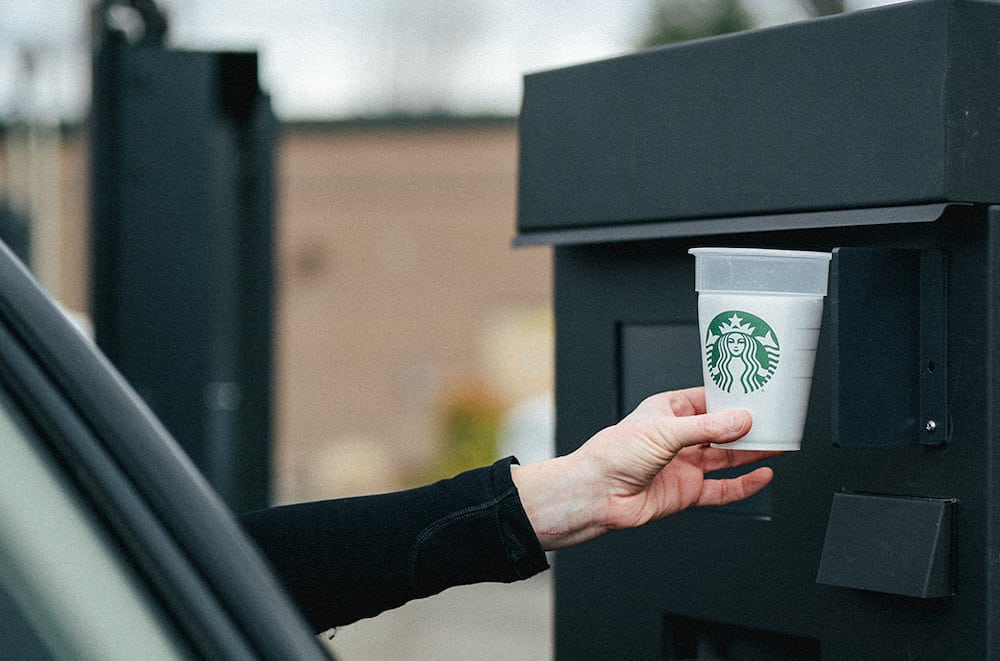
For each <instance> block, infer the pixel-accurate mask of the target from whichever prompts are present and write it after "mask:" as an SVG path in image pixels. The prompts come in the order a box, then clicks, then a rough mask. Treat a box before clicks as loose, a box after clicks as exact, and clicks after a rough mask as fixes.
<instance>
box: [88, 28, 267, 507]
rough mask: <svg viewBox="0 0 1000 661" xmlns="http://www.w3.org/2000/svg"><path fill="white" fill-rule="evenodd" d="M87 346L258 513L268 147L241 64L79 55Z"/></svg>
mask: <svg viewBox="0 0 1000 661" xmlns="http://www.w3.org/2000/svg"><path fill="white" fill-rule="evenodd" d="M94 77H95V90H94V105H95V109H96V112H95V115H94V127H93V129H94V130H93V140H92V143H93V145H94V159H93V173H94V176H93V178H92V186H93V193H92V200H93V202H92V204H93V207H92V212H93V213H92V220H93V222H92V233H91V243H92V267H93V268H92V274H93V279H92V295H91V302H92V309H93V315H94V325H95V331H96V337H97V342H98V344H99V345H100V346H101V348H102V349H103V350H104V351H105V352H106V353H107V355H108V356H109V357H110V358H111V360H112V361H113V362H114V364H115V365H116V366H117V367H118V369H119V370H120V371H121V372H122V373H123V374H124V375H125V377H126V378H127V379H128V380H129V381H130V383H131V384H132V385H133V387H135V388H136V390H137V391H138V392H139V393H140V394H141V395H142V396H143V398H144V399H145V400H146V401H147V402H148V403H149V405H150V406H151V408H152V409H153V410H154V411H155V412H156V414H157V415H158V417H160V419H161V420H162V421H163V422H164V424H165V425H166V426H167V428H168V429H170V431H171V432H172V433H173V434H174V436H175V437H176V438H177V439H178V440H179V441H180V443H181V444H182V446H183V447H184V449H185V450H186V451H187V452H188V453H189V454H190V455H191V457H192V459H193V460H194V461H195V463H196V464H197V465H198V467H199V468H200V469H201V470H202V471H203V472H204V473H205V474H206V476H207V477H208V479H209V481H210V482H212V484H213V486H215V488H216V489H217V490H218V491H219V492H220V493H221V494H222V495H223V497H224V498H225V499H226V501H227V502H228V503H229V504H230V505H231V506H232V507H234V508H235V509H237V510H246V509H252V508H255V507H261V506H265V505H266V504H267V503H268V502H269V484H270V443H271V433H272V420H271V418H272V413H271V412H272V401H271V400H272V395H271V388H272V373H271V370H272V368H271V361H272V353H273V352H272V321H271V319H272V315H273V310H272V288H273V273H274V266H273V245H272V243H273V239H272V236H273V209H272V206H273V200H272V190H271V189H272V187H273V173H272V161H273V156H274V155H273V153H272V152H273V143H274V139H275V135H274V134H275V127H276V122H275V120H274V118H273V115H272V114H271V111H270V105H269V102H268V99H267V97H266V96H265V95H264V94H263V93H262V92H261V90H260V89H259V88H258V86H257V59H256V55H255V54H253V53H210V52H209V53H205V52H187V51H173V50H169V49H166V48H162V47H160V46H155V45H154V46H144V45H132V44H126V43H122V42H120V41H116V39H115V38H114V36H113V35H112V36H111V37H109V39H108V40H107V41H106V43H105V44H104V45H103V48H102V50H101V52H99V53H98V55H97V57H96V58H95V74H94Z"/></svg>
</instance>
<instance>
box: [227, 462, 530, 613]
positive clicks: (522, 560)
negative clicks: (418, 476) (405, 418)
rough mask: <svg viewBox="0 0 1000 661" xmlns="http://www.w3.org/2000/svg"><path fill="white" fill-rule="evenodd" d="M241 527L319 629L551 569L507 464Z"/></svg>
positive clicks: (255, 516) (276, 514) (281, 511)
mask: <svg viewBox="0 0 1000 661" xmlns="http://www.w3.org/2000/svg"><path fill="white" fill-rule="evenodd" d="M241 520H242V522H243V524H244V527H245V528H246V530H247V532H248V533H249V534H250V536H251V537H252V538H253V539H254V540H255V541H256V542H257V544H258V546H259V547H260V548H261V550H262V551H263V552H264V554H265V555H266V556H267V557H268V559H269V560H270V561H271V564H272V566H273V567H274V569H275V572H276V573H277V574H278V576H279V578H280V579H281V580H282V582H283V583H284V585H285V587H286V589H287V590H288V592H289V593H290V595H291V596H292V597H293V599H294V600H295V601H296V603H297V604H298V605H299V607H300V608H301V609H302V611H303V613H304V614H305V615H306V617H307V619H308V620H309V622H310V623H311V624H312V625H313V627H314V628H315V629H316V630H317V631H321V630H324V629H327V628H329V627H331V626H337V625H342V624H347V623H349V622H352V621H354V620H357V619H360V618H364V617H370V616H373V615H376V614H378V613H380V612H382V611H384V610H387V609H390V608H394V607H396V606H399V605H401V604H403V603H405V602H406V601H409V600H411V599H415V598H419V597H426V596H429V595H431V594H435V593H437V592H440V591H441V590H444V589H446V588H448V587H451V586H454V585H463V584H469V583H476V582H483V581H499V582H510V581H515V580H519V579H523V578H527V577H529V576H531V575H533V574H535V573H537V572H539V571H541V570H543V569H545V568H547V567H548V565H547V563H546V560H545V554H544V553H543V552H542V549H541V547H540V546H539V545H538V540H537V539H536V538H535V536H534V533H533V532H532V528H531V524H530V523H529V522H528V520H527V519H526V518H525V516H524V511H523V509H522V508H521V505H520V503H519V501H518V493H517V490H516V488H515V487H514V484H513V482H512V481H511V477H510V472H509V469H508V467H507V464H506V462H497V464H494V465H493V466H491V467H486V468H482V469H478V470H475V471H469V472H467V473H463V474H461V475H458V476H456V477H455V478H453V479H451V480H442V481H441V482H438V483H435V484H432V485H429V486H426V487H421V488H419V489H413V490H410V491H404V492H398V493H391V494H383V495H378V496H366V497H361V498H348V499H341V500H331V501H321V502H316V503H303V504H299V505H290V506H286V507H278V508H271V509H268V510H262V511H260V512H255V513H251V514H247V515H244V516H242V517H241Z"/></svg>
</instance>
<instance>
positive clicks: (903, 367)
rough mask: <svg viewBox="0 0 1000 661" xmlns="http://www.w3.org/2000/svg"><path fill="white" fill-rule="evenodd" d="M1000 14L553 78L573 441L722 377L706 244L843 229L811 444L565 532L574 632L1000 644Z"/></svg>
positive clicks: (785, 647)
mask: <svg viewBox="0 0 1000 661" xmlns="http://www.w3.org/2000/svg"><path fill="white" fill-rule="evenodd" d="M998 28H1000V4H997V3H989V2H976V1H968V2H962V1H944V0H935V1H929V2H913V3H906V4H900V5H893V6H889V7H885V8H881V9H877V10H871V11H866V12H859V13H856V14H848V15H844V16H840V17H834V18H829V19H821V20H817V21H814V22H806V23H801V24H795V25H790V26H784V27H780V28H775V29H768V30H762V31H757V32H750V33H744V34H737V35H732V36H727V37H721V38H716V39H710V40H705V41H700V42H695V43H691V44H683V45H679V46H674V47H668V48H663V49H658V50H654V51H649V52H645V53H641V54H638V55H634V56H628V57H623V58H618V59H614V60H610V61H607V62H596V63H592V64H586V65H581V66H578V67H572V68H569V69H564V70H558V71H551V72H544V73H539V74H534V75H531V76H528V77H527V80H526V83H525V98H524V109H523V112H522V115H521V125H520V132H521V148H522V151H521V170H520V187H519V191H520V199H519V218H518V229H519V234H518V238H517V242H518V243H520V244H551V245H554V246H555V293H554V305H555V315H556V329H557V331H556V406H557V447H558V450H559V452H560V453H567V452H571V451H573V450H574V449H575V448H576V447H578V446H579V445H580V444H581V443H582V442H583V441H585V440H586V439H587V438H589V437H590V436H591V435H592V434H594V433H595V432H597V431H598V430H600V429H601V428H603V427H605V426H607V425H610V424H613V423H615V422H616V421H617V420H619V419H620V418H621V417H622V416H623V415H625V414H626V413H627V412H628V411H629V410H630V409H631V408H633V407H634V406H635V405H636V404H637V403H638V402H639V401H640V400H641V399H642V398H643V397H644V396H646V395H648V394H651V393H653V392H656V391H660V390H665V389H674V388H681V387H687V386H692V385H699V384H700V383H701V382H702V375H701V365H700V350H699V347H700V344H701V342H700V334H699V330H698V324H697V296H696V293H695V291H694V278H693V270H694V262H693V258H692V257H690V256H689V255H688V254H687V250H688V249H689V248H691V247H695V246H704V245H722V246H752V247H767V248H786V249H797V250H821V251H831V252H833V253H834V259H833V264H832V267H831V286H830V295H829V296H828V299H827V303H826V308H825V312H824V322H823V330H822V333H821V336H820V351H819V353H818V356H817V361H816V367H815V373H814V381H813V387H812V394H811V398H810V408H809V416H808V419H807V422H806V435H805V440H804V442H803V447H802V450H801V451H799V452H794V453H789V454H786V455H784V456H782V457H779V458H777V459H774V460H772V464H773V466H774V468H775V471H776V479H775V482H774V483H773V484H772V485H771V486H770V487H769V488H768V489H767V490H766V491H765V492H764V493H762V494H760V495H758V496H757V497H755V498H753V499H751V500H749V501H746V502H743V503H739V504H737V505H734V506H729V507H725V508H714V509H712V508H706V509H697V510H690V511H687V512H684V513H681V514H680V515H677V516H675V517H671V518H668V519H666V520H664V521H662V522H659V523H657V524H653V525H650V526H647V527H645V528H643V529H639V530H635V531H627V532H622V533H615V534H612V535H608V536H605V537H602V538H600V539H598V540H595V541H593V542H590V543H588V544H585V545H582V546H580V547H576V548H572V549H567V550H564V551H560V552H559V553H558V555H557V557H556V559H555V562H554V571H555V585H556V606H555V613H556V615H555V619H556V622H555V627H556V632H555V639H556V657H557V658H558V659H560V660H566V659H597V658H600V659H605V658H614V659H652V658H664V659H687V658H712V659H761V658H766V659H946V658H947V659H1000V609H998V606H997V604H998V603H1000V563H998V560H997V559H998V558H1000V526H998V525H997V521H998V520H1000V519H998V516H1000V495H998V494H1000V491H998V490H997V487H996V485H997V484H1000V438H998V434H1000V432H998V430H1000V416H998V411H1000V408H998V407H1000V360H998V359H997V352H996V350H995V347H996V346H997V345H998V344H1000V305H998V304H997V301H1000V272H998V269H997V265H998V264H1000V229H998V228H1000V207H995V206H992V204H993V203H1000V190H998V188H1000V153H998V152H997V150H996V148H995V147H996V145H998V144H1000V140H998V138H1000V98H998V95H1000V88H998V87H997V86H996V85H995V84H994V83H993V81H994V80H996V79H997V74H998V72H1000V39H998V37H997V35H998V34H1000V29H998ZM874 290H878V291H879V292H882V293H881V294H880V295H879V296H873V295H871V292H872V291H874Z"/></svg>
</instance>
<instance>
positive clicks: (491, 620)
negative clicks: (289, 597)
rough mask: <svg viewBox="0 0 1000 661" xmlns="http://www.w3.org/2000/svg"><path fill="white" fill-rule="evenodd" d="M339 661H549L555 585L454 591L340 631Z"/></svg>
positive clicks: (541, 580) (538, 581) (535, 582)
mask: <svg viewBox="0 0 1000 661" xmlns="http://www.w3.org/2000/svg"><path fill="white" fill-rule="evenodd" d="M325 644H326V645H327V647H328V649H330V650H331V651H332V652H333V654H334V655H335V657H336V659H337V661H398V660H399V659H407V660H408V661H431V660H433V661H494V660H495V661H549V660H551V659H552V580H551V572H542V573H541V574H539V575H537V576H534V577H532V578H531V579H529V580H527V581H521V582H519V583H511V584H509V585H507V584H492V583H490V584H482V585H474V586H463V587H458V588H451V589H450V590H446V591H444V592H442V593H441V594H439V595H435V596H433V597H429V598H427V599H420V600H417V601H414V602H411V603H409V604H406V605H404V606H401V607H400V608H397V609H395V610H392V611H388V612H386V613H383V614H381V615H379V616H378V617H375V618H372V619H369V620H362V621H360V622H356V623H354V624H351V625H349V626H346V627H341V628H339V629H338V630H337V633H336V635H335V637H334V638H333V640H331V641H328V642H325Z"/></svg>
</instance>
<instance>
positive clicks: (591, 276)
mask: <svg viewBox="0 0 1000 661" xmlns="http://www.w3.org/2000/svg"><path fill="white" fill-rule="evenodd" d="M995 217H996V212H994V211H993V210H987V209H984V208H981V207H955V208H951V209H949V210H947V211H946V212H945V214H944V215H943V216H942V217H941V218H939V219H938V220H937V221H935V222H931V223H924V222H919V223H913V224H909V225H887V226H858V227H843V228H827V229H820V230H808V231H803V230H794V229H790V230H787V231H776V232H762V233H756V234H734V235H729V236H724V237H714V238H713V239H712V240H711V243H712V244H713V245H744V246H758V247H769V248H789V249H792V248H796V249H805V250H823V251H831V250H833V249H834V248H836V247H838V246H847V247H866V246H879V247H881V248H884V249H901V250H906V251H914V253H915V254H922V253H925V252H932V251H934V250H939V251H941V254H942V255H943V256H945V257H946V258H947V259H946V260H942V262H941V266H942V268H943V269H944V271H945V273H944V276H945V277H944V278H943V282H944V283H946V294H947V296H946V301H947V315H946V320H947V338H948V346H947V354H948V355H947V362H948V366H949V368H948V369H947V386H948V396H949V400H948V409H949V412H950V415H951V419H952V426H951V442H950V443H948V444H947V445H944V446H927V445H922V444H909V445H900V446H895V447H835V446H834V445H833V443H832V439H833V429H832V425H831V416H830V414H829V405H830V402H831V399H832V383H833V372H834V367H833V363H832V353H831V351H830V348H831V345H832V337H831V332H830V331H831V329H832V325H831V323H830V317H829V312H830V310H829V306H828V309H827V315H826V317H825V319H824V326H823V332H822V334H821V337H820V352H819V353H818V355H817V362H816V368H815V375H814V382H813V389H812V393H811V396H810V409H809V416H808V419H807V422H806V430H805V438H804V441H803V449H802V450H801V451H800V452H794V453H788V454H786V455H784V456H782V457H780V458H778V459H776V460H774V462H773V466H774V469H775V472H776V475H777V476H776V479H775V482H774V484H773V485H772V486H771V487H770V488H769V492H770V494H769V504H768V512H767V515H766V516H761V515H760V514H759V513H755V512H752V511H751V512H738V511H737V512H732V511H720V510H717V509H711V508H709V509H698V510H692V511H688V512H685V513H682V514H681V515H678V516H675V517H671V518H668V519H666V520H664V521H662V522H660V523H657V524H654V525H651V526H647V527H646V528H643V529H640V530H636V531H628V532H624V533H616V534H614V535H608V536H605V537H603V538H600V539H598V540H595V541H594V542H591V543H588V544H586V545H583V546H580V547H576V548H572V549H567V550H564V551H559V552H558V553H557V557H556V559H555V562H554V564H553V567H554V572H555V586H556V597H555V618H556V620H555V621H556V628H555V632H556V633H555V636H556V657H557V658H558V659H560V660H565V659H591V658H673V657H671V656H670V655H669V654H666V652H665V650H664V644H665V643H664V641H667V640H670V641H673V642H670V643H669V644H668V645H667V646H668V647H669V648H670V649H681V650H684V649H689V648H688V647H685V645H687V643H684V642H683V641H682V642H680V643H677V641H676V639H675V638H671V637H672V636H678V635H679V636H682V637H683V636H687V635H688V634H690V633H691V632H694V633H696V634H697V635H698V636H701V637H703V638H704V639H706V640H709V639H710V640H712V641H714V642H719V643H720V644H721V643H725V642H726V640H727V636H728V637H729V638H728V640H729V641H730V642H732V643H733V644H732V645H730V646H729V647H728V648H727V649H729V650H731V653H730V656H729V657H722V658H734V659H740V658H743V659H747V658H760V657H759V651H760V650H761V649H764V650H769V651H774V650H779V651H781V650H785V651H784V652H782V653H786V656H787V658H815V656H816V654H817V651H816V650H817V647H818V650H819V651H818V654H819V656H820V658H833V659H840V658H879V659H904V658H914V659H939V658H976V659H990V658H993V659H1000V629H998V626H1000V625H998V622H1000V613H997V612H996V610H995V608H996V606H995V604H996V603H997V600H996V594H997V593H996V585H997V582H998V580H1000V579H998V576H997V573H998V572H996V571H995V570H994V569H993V568H992V567H993V564H992V563H991V562H990V561H989V560H988V559H989V558H990V557H995V556H994V554H995V553H996V549H995V546H994V545H995V543H996V541H995V539H994V538H995V537H996V534H997V533H996V531H995V528H996V526H995V525H994V524H993V523H992V521H995V517H996V512H997V511H998V509H997V508H998V503H997V495H996V493H995V489H994V488H993V486H992V485H993V484H995V483H996V481H997V480H998V479H1000V476H997V475H996V474H995V470H996V468H995V466H997V465H1000V463H998V462H997V461H996V457H995V456H994V455H996V453H997V452H998V451H1000V450H998V446H1000V443H997V442H996V425H995V424H994V422H993V419H994V417H995V415H996V414H995V413H994V410H993V406H994V405H995V400H996V399H997V396H996V393H995V389H996V386H995V384H996V383H1000V378H998V377H997V374H996V370H997V365H996V363H995V359H993V358H992V356H993V355H994V353H995V350H994V348H993V346H994V345H995V343H996V342H997V338H996V337H994V336H993V335H992V333H993V330H992V329H993V328H996V327H1000V325H995V324H996V322H995V320H994V322H992V323H991V322H990V321H989V320H990V319H993V318H994V317H996V316H997V314H998V312H997V309H998V308H997V306H996V304H995V301H996V300H1000V297H998V294H997V284H996V282H995V277H994V272H995V266H993V265H994V264H996V263H998V261H997V260H998V255H1000V234H998V232H997V229H996V228H997V227H1000V224H997V223H996V218H995ZM695 241H696V240H694V239H675V240H669V241H643V242H631V243H613V244H595V245H582V246H559V247H557V248H556V249H555V250H556V262H555V264H556V273H555V275H556V279H555V283H556V291H555V301H556V310H555V311H556V324H557V325H556V327H557V338H556V347H557V356H556V382H557V384H556V387H557V447H558V449H559V451H560V452H561V453H565V452H569V451H572V450H573V449H575V448H576V447H578V445H579V444H580V443H582V442H583V441H584V440H586V438H588V437H589V435H591V434H593V433H594V432H595V431H597V430H599V429H601V428H603V427H605V426H607V425H610V424H613V423H614V422H615V421H616V420H617V419H618V418H619V417H620V416H621V415H622V414H624V413H625V412H626V411H624V410H623V409H624V408H626V407H627V406H628V405H630V404H631V403H632V402H634V401H635V400H636V399H637V398H639V397H642V396H643V395H644V394H647V393H645V392H644V391H645V390H647V389H648V390H650V391H651V390H655V389H661V388H666V387H676V386H677V385H681V384H683V382H684V381H686V380H687V379H684V378H681V377H683V376H684V375H690V381H691V382H692V383H691V384H693V382H694V381H695V380H696V379H698V380H700V376H701V375H700V372H698V371H697V370H695V369H694V367H693V366H689V367H685V368H683V370H682V369H681V368H678V370H677V371H676V372H675V373H669V371H668V370H664V369H663V365H662V364H661V359H660V358H659V357H652V358H651V359H650V363H651V364H650V366H648V369H642V368H637V367H636V364H637V363H638V362H639V361H640V357H639V356H638V355H628V356H623V355H622V353H623V346H625V347H626V352H627V353H629V354H634V352H637V351H640V350H641V351H647V352H658V351H662V349H661V347H659V346H657V345H658V343H659V342H660V341H661V340H662V341H669V342H671V343H672V342H674V341H675V340H674V338H673V335H674V332H673V331H676V330H677V329H680V328H683V327H684V326H685V325H691V324H695V323H696V319H697V297H696V294H695V292H694V289H693V260H692V258H691V257H690V256H689V255H687V254H686V251H687V249H688V248H690V247H693V246H695V245H698V244H701V241H698V243H696V242H695ZM917 287H919V285H917ZM657 329H659V331H662V330H663V329H667V331H666V332H653V330H657ZM671 329H672V330H671ZM623 338H625V339H623ZM679 364H680V365H686V364H687V362H686V361H684V360H681V361H680V362H679ZM682 371H683V374H682ZM639 382H641V383H639ZM887 387H888V388H892V387H895V385H894V384H889V385H887ZM991 457H992V459H990V458H991ZM845 491H847V492H868V493H871V492H875V493H882V494H894V495H897V496H901V497H907V498H918V499H919V498H933V499H941V500H956V501H958V502H959V503H960V506H959V507H958V508H956V509H955V511H954V513H953V523H954V529H955V534H956V538H955V541H956V546H955V551H954V554H953V555H952V557H951V560H952V561H953V563H954V565H953V567H954V574H953V577H954V581H955V583H954V596H952V597H946V598H934V599H921V598H913V597H904V596H898V595H888V594H884V593H879V592H874V591H870V590H858V589H853V588H844V587H839V586H833V585H824V584H817V583H816V577H817V573H818V570H819V566H820V562H821V558H822V555H823V545H824V540H825V538H826V530H827V524H828V521H829V519H830V509H831V501H832V499H833V497H834V494H837V493H841V492H845ZM991 549H992V550H991ZM692 623H693V624H692ZM775 636H777V638H775ZM782 641H784V642H782ZM674 643H677V645H679V647H676V646H675V647H670V645H674ZM786 643H787V644H786ZM733 650H735V651H733ZM755 650H756V652H755ZM789 650H790V651H789ZM800 652H801V653H800ZM754 653H758V656H757V657H754V656H753V654H754ZM775 653H777V652H775ZM665 654H666V655H665ZM664 655H665V656H664ZM680 658H684V657H680ZM775 658H781V657H775Z"/></svg>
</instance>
